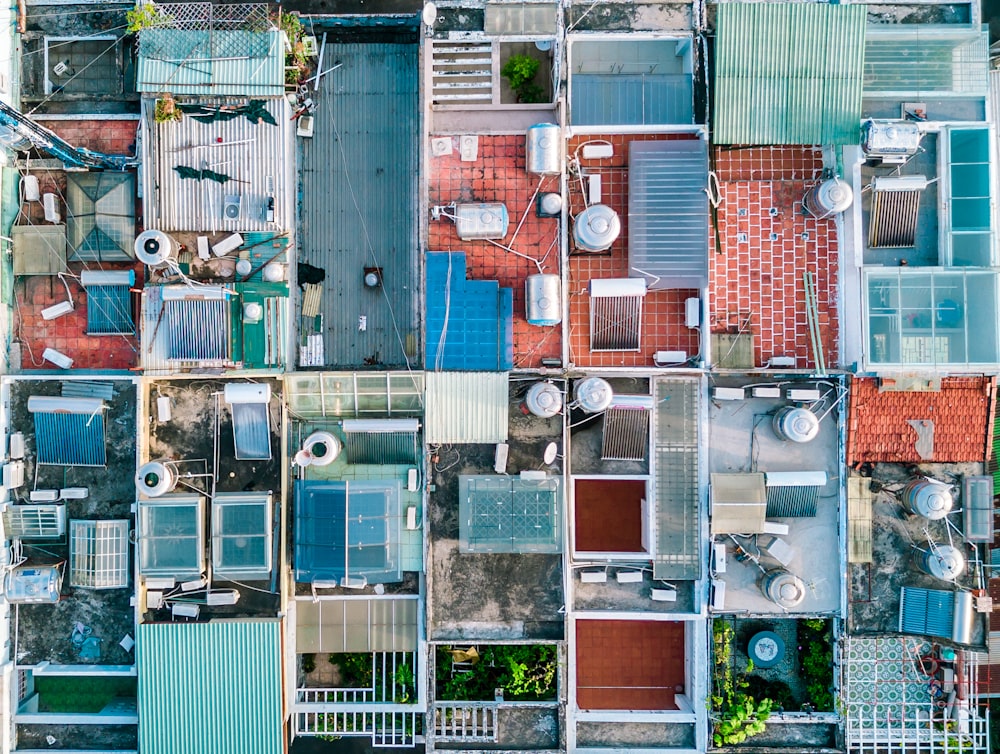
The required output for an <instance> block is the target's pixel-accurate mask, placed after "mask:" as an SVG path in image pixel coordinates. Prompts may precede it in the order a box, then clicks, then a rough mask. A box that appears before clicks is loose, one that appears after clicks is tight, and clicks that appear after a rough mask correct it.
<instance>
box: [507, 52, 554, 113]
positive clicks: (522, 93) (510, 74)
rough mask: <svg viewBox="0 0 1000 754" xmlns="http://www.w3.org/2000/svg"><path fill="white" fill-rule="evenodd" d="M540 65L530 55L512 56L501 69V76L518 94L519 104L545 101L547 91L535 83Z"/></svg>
mask: <svg viewBox="0 0 1000 754" xmlns="http://www.w3.org/2000/svg"><path fill="white" fill-rule="evenodd" d="M540 65H541V63H539V62H538V61H537V60H535V59H534V58H533V57H530V56H528V55H511V56H510V57H509V58H508V59H507V62H506V63H504V65H503V68H501V69H500V75H501V76H503V77H504V78H505V79H507V82H508V83H509V84H510V88H511V89H513V90H514V92H515V94H517V101H518V102H523V103H532V102H542V101H544V100H545V90H544V89H543V88H542V87H540V86H539V85H538V84H536V83H534V79H535V74H537V73H538V68H539V66H540Z"/></svg>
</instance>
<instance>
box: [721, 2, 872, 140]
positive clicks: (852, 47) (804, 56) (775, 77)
mask: <svg viewBox="0 0 1000 754" xmlns="http://www.w3.org/2000/svg"><path fill="white" fill-rule="evenodd" d="M866 15H867V9H866V6H864V5H825V4H824V5H820V4H813V3H808V4H807V3H721V4H720V5H719V7H718V17H717V21H716V30H717V33H716V58H715V61H716V63H715V117H714V120H715V126H714V142H715V143H717V144H853V143H856V142H857V140H858V136H859V131H858V129H859V122H860V120H861V92H862V72H863V68H864V49H865V48H864V41H865V25H866V20H867V19H866Z"/></svg>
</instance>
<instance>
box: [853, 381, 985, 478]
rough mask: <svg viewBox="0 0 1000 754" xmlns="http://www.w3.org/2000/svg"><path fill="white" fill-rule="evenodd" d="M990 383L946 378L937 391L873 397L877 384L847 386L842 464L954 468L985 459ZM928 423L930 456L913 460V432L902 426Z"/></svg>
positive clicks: (877, 388)
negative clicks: (949, 465)
mask: <svg viewBox="0 0 1000 754" xmlns="http://www.w3.org/2000/svg"><path fill="white" fill-rule="evenodd" d="M995 387H996V382H995V380H994V379H993V378H989V377H950V378H945V379H943V380H942V381H941V390H940V391H939V392H895V391H886V392H879V380H877V379H874V378H860V379H854V380H852V382H851V408H850V424H849V427H848V436H847V462H848V463H849V464H854V463H861V462H865V461H868V462H872V463H920V462H926V461H933V462H936V463H960V462H967V461H984V460H986V458H988V449H989V437H990V429H991V427H992V424H993V412H994V400H993V396H994V392H995ZM911 419H915V420H920V419H930V420H931V421H933V422H934V454H933V456H932V457H931V458H928V459H925V458H921V457H920V456H919V455H917V451H916V448H915V447H914V443H915V442H916V440H917V435H916V431H915V430H914V429H913V427H911V426H910V425H909V424H908V423H907V422H908V421H909V420H911Z"/></svg>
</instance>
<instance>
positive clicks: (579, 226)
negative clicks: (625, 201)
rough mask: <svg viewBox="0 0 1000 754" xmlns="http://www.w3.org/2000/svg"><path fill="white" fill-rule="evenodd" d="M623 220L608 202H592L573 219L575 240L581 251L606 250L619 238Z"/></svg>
mask: <svg viewBox="0 0 1000 754" xmlns="http://www.w3.org/2000/svg"><path fill="white" fill-rule="evenodd" d="M621 232H622V221H621V219H620V218H619V217H618V213H617V212H615V211H614V210H613V209H611V207H609V206H607V205H606V204H592V205H590V206H589V207H587V209H585V210H584V211H583V212H581V213H580V214H579V215H577V216H576V219H575V220H574V221H573V242H574V243H575V244H576V247H577V248H578V249H580V250H581V251H606V250H607V249H610V248H611V244H613V243H614V242H615V241H617V240H618V236H620V235H621Z"/></svg>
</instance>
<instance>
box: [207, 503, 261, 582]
mask: <svg viewBox="0 0 1000 754" xmlns="http://www.w3.org/2000/svg"><path fill="white" fill-rule="evenodd" d="M271 510H272V507H271V493H270V492H258V493H242V492H228V493H218V494H216V496H215V498H214V499H213V500H212V572H213V574H214V575H216V576H220V577H222V578H226V577H232V578H240V579H266V578H267V577H268V576H269V574H270V573H271V542H272V536H271V532H272V526H273V523H272V514H271Z"/></svg>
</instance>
